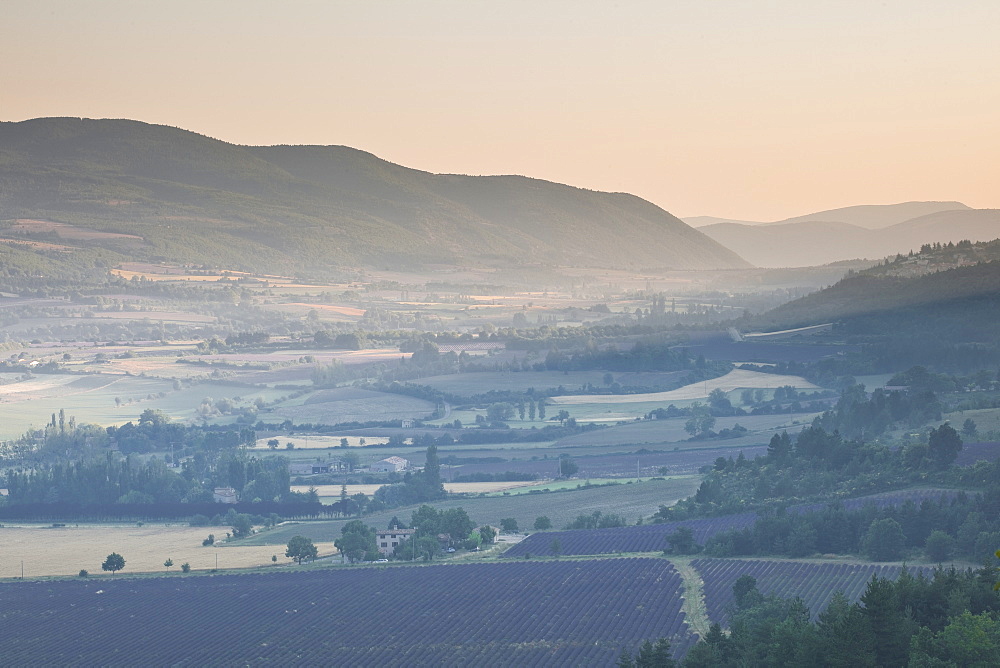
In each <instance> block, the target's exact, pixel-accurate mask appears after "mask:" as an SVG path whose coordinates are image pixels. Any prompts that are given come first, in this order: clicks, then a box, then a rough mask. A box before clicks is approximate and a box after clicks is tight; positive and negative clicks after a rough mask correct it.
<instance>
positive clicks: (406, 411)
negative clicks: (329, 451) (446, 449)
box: [267, 387, 434, 424]
mask: <svg viewBox="0 0 1000 668" xmlns="http://www.w3.org/2000/svg"><path fill="white" fill-rule="evenodd" d="M433 412H434V404H433V403H431V402H429V401H425V400H423V399H416V398H414V397H408V396H405V395H401V394H391V393H388V392H374V391H371V390H362V389H358V388H353V387H342V388H335V389H331V390H319V391H316V392H312V393H309V394H306V395H304V396H302V397H297V398H296V399H291V400H289V401H286V402H283V403H281V404H278V405H277V406H274V407H273V408H271V410H270V411H269V412H268V413H267V416H268V417H267V421H268V422H282V421H284V420H291V421H292V422H294V423H296V424H306V423H313V424H316V423H322V424H338V423H341V422H368V421H372V420H400V419H403V418H423V417H426V416H428V415H430V414H431V413H433Z"/></svg>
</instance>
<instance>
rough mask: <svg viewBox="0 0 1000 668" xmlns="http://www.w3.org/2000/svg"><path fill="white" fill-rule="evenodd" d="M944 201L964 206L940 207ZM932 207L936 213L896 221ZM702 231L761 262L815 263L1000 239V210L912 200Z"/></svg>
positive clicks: (713, 226) (715, 225)
mask: <svg viewBox="0 0 1000 668" xmlns="http://www.w3.org/2000/svg"><path fill="white" fill-rule="evenodd" d="M943 206H955V207H958V208H955V209H945V210H934V209H940V207H943ZM926 210H932V212H931V213H925V214H924V215H918V216H916V217H914V218H908V219H905V220H903V221H901V222H893V221H896V220H898V218H900V217H902V216H904V215H909V214H911V213H914V212H919V211H926ZM827 214H830V216H829V218H827ZM841 214H842V215H841ZM835 215H838V216H840V217H841V218H843V220H840V219H837V218H836V217H834V216H835ZM852 220H853V221H854V222H851V221H852ZM883 223H889V224H887V225H882V224H883ZM876 225H878V227H876ZM699 230H700V231H701V232H704V233H705V234H706V235H708V236H710V237H711V238H713V239H715V240H716V241H718V242H719V243H721V244H722V245H724V246H726V247H727V248H730V249H732V250H734V251H735V252H736V253H738V254H739V255H740V256H741V257H743V258H745V259H746V260H748V261H749V262H751V263H753V264H755V265H757V266H759V267H794V266H811V265H820V264H827V263H831V262H838V261H841V260H852V259H858V258H880V257H885V256H887V255H893V254H896V253H908V252H909V251H911V250H917V249H919V248H920V247H921V246H922V245H924V244H927V243H934V242H949V241H951V242H956V241H961V240H963V239H967V240H970V241H990V240H992V239H996V238H1000V210H998V209H970V208H969V207H966V206H965V205H963V204H959V203H957V202H908V203H906V204H896V205H891V206H887V207H883V208H880V207H849V208H848V209H838V210H836V211H834V212H823V213H820V214H811V215H809V216H801V217H799V218H792V219H789V220H787V221H781V222H777V223H766V224H756V225H753V224H739V223H713V224H710V225H706V226H703V227H700V228H699Z"/></svg>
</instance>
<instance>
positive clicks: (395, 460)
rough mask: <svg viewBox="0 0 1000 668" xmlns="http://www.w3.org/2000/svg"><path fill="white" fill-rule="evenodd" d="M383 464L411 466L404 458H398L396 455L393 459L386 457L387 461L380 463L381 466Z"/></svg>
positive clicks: (382, 460)
mask: <svg viewBox="0 0 1000 668" xmlns="http://www.w3.org/2000/svg"><path fill="white" fill-rule="evenodd" d="M382 462H385V463H387V464H409V463H410V462H409V461H407V460H405V459H403V458H402V457H397V456H396V455H393V456H392V457H386V458H385V459H380V460H379V461H378V463H379V464H381V463H382Z"/></svg>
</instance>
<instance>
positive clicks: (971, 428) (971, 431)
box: [962, 418, 976, 438]
mask: <svg viewBox="0 0 1000 668" xmlns="http://www.w3.org/2000/svg"><path fill="white" fill-rule="evenodd" d="M962 433H963V434H965V435H966V436H968V437H970V438H971V437H973V436H975V435H976V421H975V420H973V419H972V418H966V419H965V422H963V423H962Z"/></svg>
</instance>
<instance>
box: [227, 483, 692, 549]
mask: <svg viewBox="0 0 1000 668" xmlns="http://www.w3.org/2000/svg"><path fill="white" fill-rule="evenodd" d="M699 484H700V483H699V481H698V479H697V478H693V477H692V478H680V479H676V480H650V481H648V482H643V483H626V484H623V485H607V486H601V487H583V488H581V489H574V490H567V491H565V492H539V493H537V494H512V495H510V496H499V497H494V496H490V497H473V498H469V497H465V498H463V497H458V498H449V499H445V500H443V501H439V502H435V503H433V504H431V505H433V506H434V507H435V508H437V509H438V510H444V509H448V508H464V509H465V511H466V512H467V513H468V514H469V517H471V518H472V519H473V521H475V522H477V523H479V524H492V525H493V526H500V520H502V519H504V518H508V517H513V518H514V519H516V520H517V524H518V526H519V527H520V528H521V529H522V530H526V529H529V528H530V527H531V526H532V525H533V524H534V522H535V518H536V517H539V516H540V515H546V516H548V517H549V519H551V520H552V525H553V526H556V527H561V526H565V525H567V524H569V523H570V522H571V521H573V520H574V519H576V517H577V516H578V515H583V514H585V515H590V514H591V513H593V512H595V511H598V510H599V511H601V512H602V513H604V514H609V513H613V514H617V515H622V516H624V517H625V518H626V520H628V521H629V522H635V521H636V520H638V519H639V518H640V517H649V516H650V515H652V514H653V513H655V512H656V511H657V510H658V509H659V507H660V505H668V506H669V505H671V504H673V503H676V502H677V501H679V500H680V499H683V498H687V497H688V496H691V495H692V494H694V492H695V490H697V489H698V485H699ZM414 510H416V507H415V506H410V507H406V508H394V509H393V510H388V511H385V512H379V513H373V514H371V515H365V516H364V517H363V518H362V519H363V521H364V522H365V524H368V525H370V526H373V527H386V526H389V521H390V520H391V519H392V517H393V516H396V517H398V518H399V519H401V520H403V521H406V522H408V521H409V519H410V514H411V513H412V512H413V511H414ZM348 521H349V519H343V520H322V521H311V522H301V523H291V522H289V523H286V524H285V525H282V526H279V527H277V528H276V529H272V530H271V531H268V532H267V533H263V534H260V535H257V536H252V537H250V538H248V539H246V540H244V541H241V543H252V544H259V545H264V544H272V545H277V544H284V543H285V542H287V541H288V539H289V538H291V537H292V536H294V535H296V534H301V535H303V536H307V537H309V538H312V539H313V540H321V541H327V542H328V541H330V540H333V539H334V538H336V537H339V536H340V529H341V527H342V526H343V525H344V524H346V523H347V522H348Z"/></svg>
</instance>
